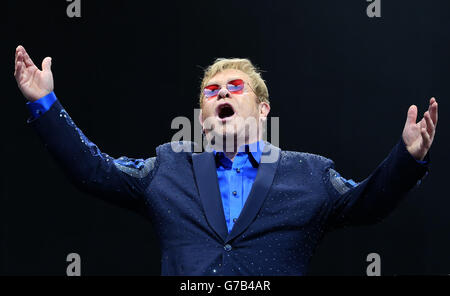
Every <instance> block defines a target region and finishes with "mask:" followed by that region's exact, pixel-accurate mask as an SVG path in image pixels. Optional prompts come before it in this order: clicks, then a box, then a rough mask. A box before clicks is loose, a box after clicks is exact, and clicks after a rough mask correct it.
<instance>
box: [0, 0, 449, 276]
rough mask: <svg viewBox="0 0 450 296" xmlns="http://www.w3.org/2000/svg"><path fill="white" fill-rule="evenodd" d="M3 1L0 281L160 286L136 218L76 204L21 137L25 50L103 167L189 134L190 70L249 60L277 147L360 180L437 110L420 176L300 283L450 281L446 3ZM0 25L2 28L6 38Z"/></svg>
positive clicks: (330, 247) (146, 231)
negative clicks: (97, 278) (89, 279)
mask: <svg viewBox="0 0 450 296" xmlns="http://www.w3.org/2000/svg"><path fill="white" fill-rule="evenodd" d="M68 4H69V2H66V1H64V0H53V1H6V2H3V3H2V4H0V5H1V8H2V9H1V10H2V11H3V12H4V11H5V10H6V16H5V17H3V18H1V27H2V32H3V33H2V41H1V48H2V55H1V65H2V67H1V71H2V75H4V78H2V79H1V81H2V82H1V90H2V96H1V98H2V104H1V106H2V112H1V113H2V115H1V116H0V117H1V119H2V122H1V123H2V124H1V126H2V137H1V138H2V140H1V141H2V165H3V167H2V169H1V172H2V178H1V180H2V184H1V192H2V196H1V200H0V227H1V228H0V274H3V275H37V274H44V275H65V271H66V266H67V264H68V263H67V262H66V261H65V259H66V256H67V254H69V253H72V252H75V253H79V254H80V255H81V260H82V274H83V275H121V274H126V275H128V274H130V275H131V274H132V275H158V274H159V270H160V266H159V264H160V262H159V249H158V243H157V241H156V240H155V236H154V234H153V231H152V228H151V225H150V224H149V223H148V222H147V221H146V220H145V219H144V218H141V217H140V216H137V215H135V214H134V213H131V212H128V211H127V210H124V209H120V208H116V207H114V206H111V205H109V204H106V203H104V202H102V201H100V200H97V199H95V198H93V197H92V196H88V195H86V194H82V193H80V192H78V191H77V190H76V189H75V188H74V187H73V186H72V185H71V184H70V183H69V182H68V180H67V179H66V177H65V176H64V175H62V173H61V170H60V169H59V168H58V167H57V165H56V163H55V162H54V161H53V160H52V159H51V157H50V155H49V154H48V153H47V152H46V151H45V150H44V148H43V146H42V145H41V143H40V142H39V140H38V138H37V136H36V134H35V133H34V131H33V130H32V129H31V128H30V127H29V126H28V125H27V123H26V119H27V117H28V113H27V110H26V108H25V99H24V98H23V97H22V95H21V93H20V91H19V90H18V88H17V86H16V82H15V80H14V77H13V72H14V51H15V48H16V47H17V45H19V44H21V45H23V46H24V47H25V48H26V49H27V51H28V52H29V53H30V55H31V58H32V59H33V60H34V62H35V63H36V64H38V65H39V66H40V64H41V61H42V59H43V58H44V57H46V56H51V57H52V58H53V65H52V71H53V74H54V79H55V93H56V95H57V96H58V98H59V99H60V101H61V102H62V104H63V105H64V106H65V108H66V109H67V110H68V112H69V113H70V115H71V116H72V118H73V119H74V120H75V122H76V123H77V125H78V126H79V127H80V128H81V129H82V130H83V131H84V132H85V134H86V135H87V136H88V137H89V138H90V139H91V140H92V141H93V142H95V143H96V144H97V145H98V146H99V147H100V148H101V149H102V151H103V152H106V153H108V154H109V155H111V156H113V157H119V156H121V155H126V156H129V157H139V158H146V157H150V156H153V155H154V149H155V147H156V146H158V145H159V144H161V143H164V142H168V141H170V139H171V137H172V136H173V134H174V133H175V132H176V131H175V130H171V129H170V124H171V121H172V119H173V118H175V117H176V116H187V117H189V118H190V119H191V120H192V122H193V121H194V120H196V119H194V116H193V114H194V110H193V109H194V108H196V107H198V103H197V101H198V93H199V84H200V80H201V77H202V68H203V67H206V66H207V65H209V64H210V63H212V61H213V60H214V59H215V58H217V57H246V58H250V59H251V60H252V61H253V62H254V63H255V64H256V65H258V66H260V67H261V68H262V69H263V70H264V71H265V72H264V74H263V77H264V79H265V80H266V81H267V85H268V88H269V94H270V100H271V107H272V110H271V115H272V116H277V117H279V118H280V146H281V148H282V149H285V150H296V151H307V152H311V153H316V154H321V155H323V156H326V157H329V158H331V159H333V160H334V161H335V163H336V168H337V170H338V171H339V172H340V173H341V175H343V176H344V177H347V178H352V179H354V180H356V181H361V180H363V179H364V178H365V177H366V176H368V175H369V174H370V173H371V171H372V170H373V169H374V168H375V167H376V166H377V165H378V164H379V163H380V162H381V161H382V160H383V159H384V157H386V156H387V154H388V152H389V151H390V149H391V148H392V147H393V146H394V144H395V143H396V142H397V141H398V140H399V138H400V136H401V132H402V129H403V125H404V121H405V119H406V112H407V109H408V107H409V106H410V105H411V104H416V105H417V106H418V107H419V112H420V115H422V114H423V112H424V111H426V108H427V106H428V100H429V98H430V97H431V96H435V97H436V98H437V100H438V102H439V109H440V118H439V124H438V127H437V134H436V138H435V141H434V144H433V148H432V150H431V157H432V165H431V174H430V175H429V176H428V179H427V180H426V181H425V183H424V184H423V185H422V187H420V188H418V189H417V190H415V191H413V192H411V193H410V194H409V195H408V198H407V199H406V200H404V201H403V202H402V203H401V205H400V206H399V208H398V209H397V210H396V211H395V212H394V213H393V214H392V215H391V216H389V217H388V218H387V219H386V220H385V221H383V222H382V223H380V224H377V225H373V226H365V227H354V228H348V229H343V230H339V231H336V232H333V233H330V234H329V235H328V236H327V237H326V238H325V240H324V241H323V242H322V244H321V245H320V246H319V248H318V250H317V253H316V255H315V257H313V260H312V263H311V268H310V274H311V275H364V274H365V272H366V266H367V264H368V263H367V262H366V256H367V254H369V253H371V252H376V253H378V254H380V256H381V269H382V274H383V275H397V274H408V275H411V274H450V256H449V254H448V253H449V252H450V251H449V250H450V235H449V234H450V219H449V218H448V214H447V213H448V210H449V208H450V200H449V194H448V193H447V186H446V182H447V180H448V166H449V160H448V155H449V153H448V149H449V144H450V142H449V130H448V119H447V114H446V113H447V112H446V109H447V108H448V107H447V106H448V105H449V104H448V103H447V102H448V98H450V90H449V88H448V84H449V78H450V3H449V2H448V1H443V0H442V1H418V0H410V1H406V0H402V1H387V0H381V13H382V14H381V18H373V19H372V18H369V17H368V16H367V15H366V7H367V5H368V4H369V3H368V2H366V1H365V0H346V1H343V0H342V1H332V0H329V1H312V0H311V1H278V2H275V1H267V0H264V1H86V0H81V7H82V11H81V13H82V15H81V18H69V17H67V15H66V7H67V5H68ZM5 21H6V24H5Z"/></svg>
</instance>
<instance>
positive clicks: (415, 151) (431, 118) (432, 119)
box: [402, 98, 438, 160]
mask: <svg viewBox="0 0 450 296" xmlns="http://www.w3.org/2000/svg"><path fill="white" fill-rule="evenodd" d="M416 120H417V107H416V106H415V105H411V106H410V107H409V109H408V117H407V119H406V123H405V128H404V129H403V134H402V137H403V141H404V142H405V144H406V149H407V150H408V151H409V153H410V154H411V155H412V156H413V157H414V158H415V159H416V160H423V159H424V157H425V155H427V153H428V150H429V149H430V147H431V144H432V143H433V139H434V133H435V131H436V125H437V121H438V103H437V101H436V99H435V98H431V99H430V105H429V106H428V110H427V111H426V112H425V114H424V115H423V118H422V120H420V121H419V122H418V123H416Z"/></svg>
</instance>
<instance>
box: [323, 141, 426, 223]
mask: <svg viewBox="0 0 450 296" xmlns="http://www.w3.org/2000/svg"><path fill="white" fill-rule="evenodd" d="M425 160H426V163H420V162H418V161H416V160H415V159H414V158H413V156H412V155H411V154H410V153H409V152H408V150H407V149H406V146H405V143H404V142H403V139H400V140H399V142H398V143H397V144H396V145H395V146H394V148H393V149H392V150H391V152H390V153H389V155H388V157H387V158H386V159H384V161H383V162H382V163H381V164H380V165H379V166H378V167H377V168H376V169H375V171H373V172H372V174H370V176H369V177H367V178H366V179H365V180H364V181H362V182H360V183H354V182H348V181H346V180H345V179H344V178H342V177H341V176H340V175H339V173H337V172H336V171H335V170H334V163H333V162H332V161H330V162H329V164H328V165H327V166H326V169H325V171H324V176H323V180H324V183H325V186H326V189H327V192H328V195H329V203H328V207H327V209H328V211H327V213H328V215H327V219H326V227H325V228H326V230H332V229H335V228H339V227H343V226H349V225H362V224H371V223H377V222H379V221H381V220H382V219H383V218H385V217H386V216H388V215H389V214H390V213H391V212H392V211H393V209H394V208H395V207H396V206H397V204H398V203H399V202H400V200H402V199H403V197H404V196H405V195H406V193H407V192H408V191H409V190H411V189H412V188H414V187H415V186H418V185H419V184H420V183H421V181H422V179H423V178H424V177H425V176H426V175H428V171H429V163H430V156H429V154H427V155H426V157H425Z"/></svg>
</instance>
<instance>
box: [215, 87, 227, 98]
mask: <svg viewBox="0 0 450 296" xmlns="http://www.w3.org/2000/svg"><path fill="white" fill-rule="evenodd" d="M217 97H218V98H219V99H223V98H229V97H230V92H229V91H228V89H226V88H225V87H222V89H221V90H220V91H219V93H218V94H217Z"/></svg>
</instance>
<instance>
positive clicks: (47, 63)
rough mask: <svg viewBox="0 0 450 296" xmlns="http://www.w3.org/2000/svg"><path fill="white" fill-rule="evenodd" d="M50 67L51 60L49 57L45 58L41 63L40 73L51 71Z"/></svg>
mask: <svg viewBox="0 0 450 296" xmlns="http://www.w3.org/2000/svg"><path fill="white" fill-rule="evenodd" d="M51 66H52V58H51V57H46V58H45V59H44V60H43V61H42V71H51V69H50V68H51Z"/></svg>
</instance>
